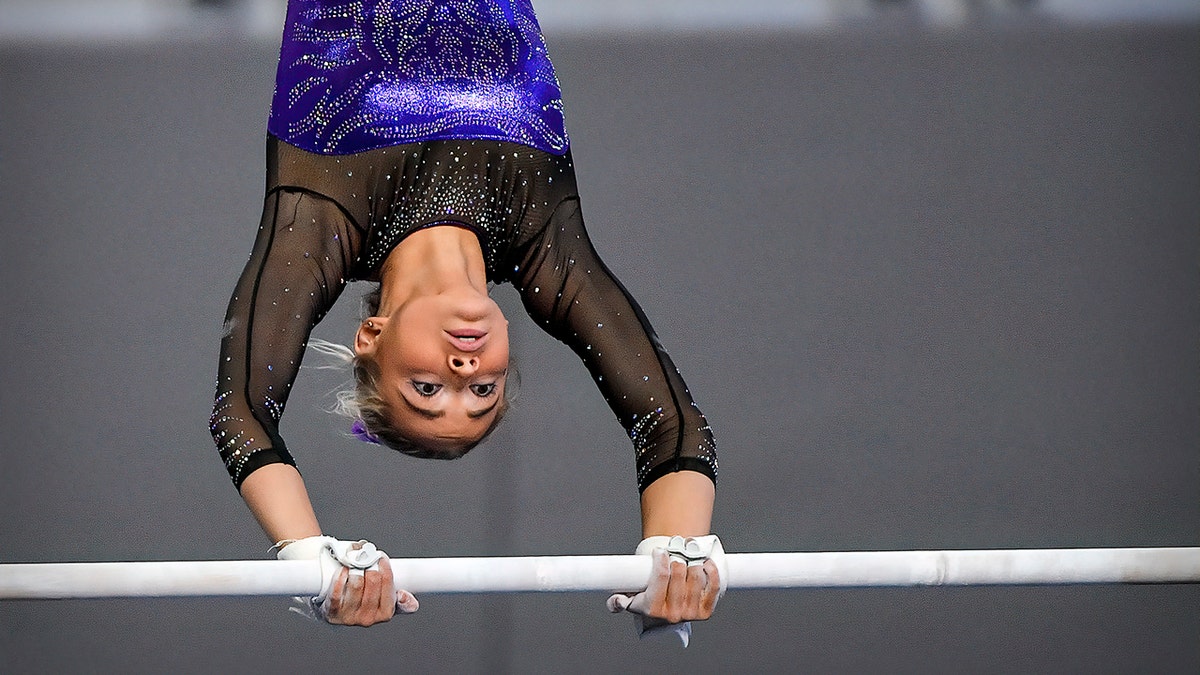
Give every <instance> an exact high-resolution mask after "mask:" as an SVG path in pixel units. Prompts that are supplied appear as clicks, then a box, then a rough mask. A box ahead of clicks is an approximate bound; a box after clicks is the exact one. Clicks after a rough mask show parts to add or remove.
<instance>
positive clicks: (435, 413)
mask: <svg viewBox="0 0 1200 675" xmlns="http://www.w3.org/2000/svg"><path fill="white" fill-rule="evenodd" d="M400 398H401V399H403V400H404V404H405V405H407V406H408V407H409V408H411V409H412V410H413V411H414V412H416V413H417V414H418V415H420V416H421V417H424V418H425V419H429V420H436V419H441V418H442V417H445V416H446V413H445V412H444V411H442V410H430V409H428V408H422V407H420V406H418V405H414V404H413V402H412V401H410V400H408V397H407V396H405V395H404V394H400ZM499 404H500V398H499V397H496V400H495V401H492V404H491V405H489V406H488V407H486V408H484V409H482V410H471V411H468V412H467V417H468V418H470V419H473V420H477V419H479V418H480V417H483V416H484V415H487V414H488V413H490V412H492V411H493V410H495V409H496V406H497V405H499Z"/></svg>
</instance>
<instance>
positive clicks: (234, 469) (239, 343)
mask: <svg viewBox="0 0 1200 675" xmlns="http://www.w3.org/2000/svg"><path fill="white" fill-rule="evenodd" d="M360 244H361V235H360V234H359V232H358V230H357V229H355V227H354V226H353V225H352V223H351V221H350V219H349V218H347V217H346V216H345V215H344V214H343V213H342V211H341V210H340V209H338V207H337V205H336V204H334V203H333V202H331V201H329V200H328V199H325V198H323V197H320V196H318V195H314V194H310V193H307V192H304V191H299V190H286V189H281V190H276V191H274V192H272V193H270V194H268V195H267V198H266V202H265V204H264V207H263V219H262V224H261V226H260V227H259V230H258V236H257V238H256V239H255V242H254V249H253V251H252V252H251V254H250V259H249V260H248V261H247V262H246V267H245V269H244V270H243V271H242V275H241V277H240V278H239V279H238V282H237V286H236V287H235V289H234V292H233V297H232V298H231V299H230V301H229V308H228V311H227V312H226V315H225V335H224V338H223V339H222V341H221V357H220V364H219V367H218V372H217V393H216V400H215V401H214V403H213V411H212V416H211V417H210V419H209V428H210V430H211V432H212V436H213V440H214V441H215V442H216V444H217V448H218V450H219V451H220V454H221V459H222V460H223V461H224V462H225V466H226V468H227V469H228V470H229V474H230V476H231V477H232V478H233V482H234V484H235V485H237V486H238V487H239V488H240V487H241V484H242V481H243V480H245V478H246V476H248V475H249V474H250V473H251V472H253V471H254V470H256V469H258V468H259V467H262V466H264V465H266V464H272V463H277V462H284V463H287V464H292V465H294V464H295V462H294V461H293V460H292V457H291V455H290V454H289V453H288V450H287V446H286V444H285V443H284V442H283V439H282V438H280V436H279V420H280V417H281V416H282V415H283V409H284V406H285V405H286V403H287V398H288V394H289V393H290V391H291V388H292V383H293V381H294V380H295V379H296V374H297V372H298V371H299V369H300V361H301V358H302V357H303V354H304V348H305V346H306V344H307V342H308V336H309V334H310V333H311V332H312V328H313V326H315V325H316V324H317V322H319V321H320V320H321V318H322V317H324V316H325V314H326V312H327V311H328V310H329V308H330V307H331V306H332V305H333V303H334V301H336V300H337V298H338V296H339V295H340V294H341V292H342V290H343V289H344V288H345V286H346V281H345V275H346V270H348V269H349V268H350V265H351V264H352V261H353V260H354V255H355V254H354V252H355V251H356V250H358V248H359V246H360Z"/></svg>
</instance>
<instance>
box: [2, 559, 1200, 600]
mask: <svg viewBox="0 0 1200 675" xmlns="http://www.w3.org/2000/svg"><path fill="white" fill-rule="evenodd" d="M391 563H392V570H393V573H394V576H395V579H396V587H397V588H403V589H405V590H408V591H410V592H412V593H414V594H416V595H418V596H419V595H420V594H422V593H525V592H560V593H561V592H610V591H615V590H620V591H638V590H641V589H643V588H645V586H646V580H647V579H648V578H649V576H650V557H649V556H636V555H595V556H535V557H504V558H393V559H391ZM725 563H726V565H727V569H728V576H729V579H728V582H727V587H728V588H729V589H755V588H758V589H765V588H831V587H903V586H1007V585H1062V584H1177V583H1188V584H1192V583H1200V547H1175V548H1078V549H997V550H957V551H852V552H805V553H730V554H727V555H726V556H725ZM320 588H321V573H320V567H319V563H318V562H317V561H307V560H303V561H275V560H248V561H245V560H216V561H176V562H100V563H19V564H2V565H0V600H17V599H65V598H134V597H142V598H145V597H185V596H284V595H310V596H311V595H316V594H317V593H318V592H319V591H320Z"/></svg>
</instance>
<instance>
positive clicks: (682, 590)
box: [608, 535, 724, 647]
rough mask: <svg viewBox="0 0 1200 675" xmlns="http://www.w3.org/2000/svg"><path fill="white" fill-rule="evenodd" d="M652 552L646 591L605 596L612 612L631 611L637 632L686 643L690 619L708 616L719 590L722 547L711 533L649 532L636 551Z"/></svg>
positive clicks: (711, 612) (721, 585)
mask: <svg viewBox="0 0 1200 675" xmlns="http://www.w3.org/2000/svg"><path fill="white" fill-rule="evenodd" d="M647 552H649V553H650V555H651V556H652V557H653V564H652V567H651V571H650V579H649V582H648V583H647V585H646V590H645V591H642V592H641V593H638V594H636V595H633V596H630V595H626V594H620V593H618V594H616V595H613V596H612V597H610V598H609V599H608V608H609V611H612V612H621V611H626V612H632V613H634V614H636V615H638V616H637V617H636V619H637V620H636V622H635V626H636V628H637V631H638V635H639V636H642V637H645V636H648V635H653V634H662V633H667V634H674V635H676V636H677V637H678V638H679V639H680V640H681V641H682V643H683V645H684V646H685V647H686V646H687V644H688V641H689V638H690V635H691V626H690V624H688V623H686V622H689V621H704V620H705V619H708V618H709V617H711V616H712V614H713V610H714V609H716V606H717V601H718V600H720V598H721V595H722V593H723V592H724V583H723V582H724V580H723V579H722V577H721V572H720V565H719V564H718V563H719V562H723V554H724V551H723V550H722V548H721V542H720V540H719V539H717V537H716V536H715V535H708V536H706V537H688V538H684V537H650V538H648V539H646V540H644V541H643V542H642V543H641V544H640V545H639V546H638V550H637V553H639V554H645V553H647Z"/></svg>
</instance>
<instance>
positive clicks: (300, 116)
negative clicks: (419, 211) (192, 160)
mask: <svg viewBox="0 0 1200 675" xmlns="http://www.w3.org/2000/svg"><path fill="white" fill-rule="evenodd" d="M268 129H269V130H270V132H271V133H272V134H274V135H275V136H276V137H277V138H280V139H282V140H284V141H286V142H287V143H290V144H291V145H294V146H296V147H298V148H303V149H304V150H308V151H309V152H315V153H319V154H326V155H344V154H350V153H355V152H361V151H363V150H373V149H376V148H382V147H387V146H391V145H398V144H400V143H411V142H414V141H428V140H435V139H474V140H479V139H489V140H498V141H511V142H513V143H520V144H522V145H528V146H531V147H535V148H538V149H539V150H542V151H544V152H548V153H551V154H555V155H562V154H564V153H565V152H566V151H567V134H566V130H565V129H564V125H563V111H562V94H561V93H560V91H559V87H558V79H557V78H556V77H555V74H554V66H553V65H551V63H550V57H549V56H548V55H547V53H546V45H545V43H544V41H543V40H542V34H541V29H540V28H539V27H538V23H537V18H536V17H535V16H534V13H533V6H532V5H530V3H529V0H438V1H435V0H353V1H351V0H292V2H290V3H288V13H287V23H286V24H285V26H284V31H283V43H282V46H281V49H280V55H279V71H278V74H277V76H276V83H275V96H274V99H273V101H272V105H271V119H270V122H269V123H268Z"/></svg>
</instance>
